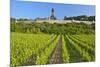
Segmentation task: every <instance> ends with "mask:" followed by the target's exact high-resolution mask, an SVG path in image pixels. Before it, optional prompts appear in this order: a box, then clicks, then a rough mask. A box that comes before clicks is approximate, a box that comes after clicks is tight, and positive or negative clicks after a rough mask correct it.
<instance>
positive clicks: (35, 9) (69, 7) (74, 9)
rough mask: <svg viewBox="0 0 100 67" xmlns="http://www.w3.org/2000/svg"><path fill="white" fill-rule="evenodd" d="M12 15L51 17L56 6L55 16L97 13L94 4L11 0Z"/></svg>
mask: <svg viewBox="0 0 100 67" xmlns="http://www.w3.org/2000/svg"><path fill="white" fill-rule="evenodd" d="M10 6H11V13H10V14H11V17H14V18H28V19H35V18H37V17H40V18H44V17H50V15H51V9H52V8H54V10H55V16H56V17H57V18H58V19H63V18H64V16H68V17H69V16H79V15H87V16H92V15H95V6H94V5H76V4H58V3H43V2H27V1H26V2H25V1H16V0H11V5H10Z"/></svg>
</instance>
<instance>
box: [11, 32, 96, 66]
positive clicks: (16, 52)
mask: <svg viewBox="0 0 100 67" xmlns="http://www.w3.org/2000/svg"><path fill="white" fill-rule="evenodd" d="M10 49H11V57H10V58H11V67H15V66H28V65H40V64H61V63H77V62H93V61H95V35H94V34H79V35H78V34H45V33H41V34H31V33H18V32H11V48H10Z"/></svg>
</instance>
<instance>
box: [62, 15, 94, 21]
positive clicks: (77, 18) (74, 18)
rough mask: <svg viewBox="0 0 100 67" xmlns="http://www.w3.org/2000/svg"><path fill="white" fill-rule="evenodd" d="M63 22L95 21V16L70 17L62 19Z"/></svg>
mask: <svg viewBox="0 0 100 67" xmlns="http://www.w3.org/2000/svg"><path fill="white" fill-rule="evenodd" d="M64 20H78V21H95V16H86V15H81V16H72V17H67V16H65V17H64Z"/></svg>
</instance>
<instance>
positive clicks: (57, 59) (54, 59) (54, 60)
mask: <svg viewBox="0 0 100 67" xmlns="http://www.w3.org/2000/svg"><path fill="white" fill-rule="evenodd" d="M61 50H62V37H61V36H60V37H59V40H58V43H57V46H56V48H55V50H54V52H53V54H52V55H51V57H50V59H49V64H60V63H62V59H61Z"/></svg>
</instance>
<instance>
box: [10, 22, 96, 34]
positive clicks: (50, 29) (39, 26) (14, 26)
mask: <svg viewBox="0 0 100 67" xmlns="http://www.w3.org/2000/svg"><path fill="white" fill-rule="evenodd" d="M11 32H22V33H47V34H54V33H55V34H60V33H62V34H94V33H95V23H93V24H85V23H66V24H58V23H54V24H50V23H47V22H43V23H35V22H33V23H24V22H21V23H14V22H12V23H11Z"/></svg>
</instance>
